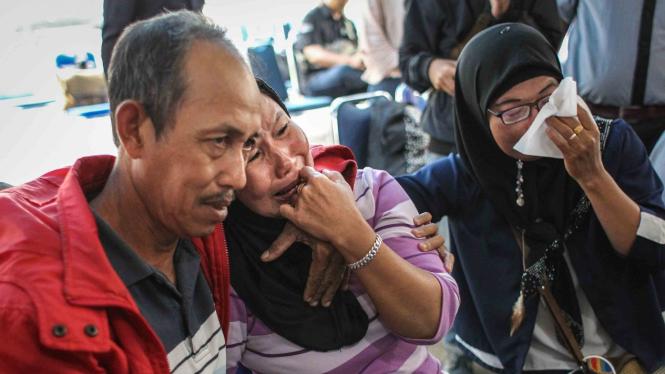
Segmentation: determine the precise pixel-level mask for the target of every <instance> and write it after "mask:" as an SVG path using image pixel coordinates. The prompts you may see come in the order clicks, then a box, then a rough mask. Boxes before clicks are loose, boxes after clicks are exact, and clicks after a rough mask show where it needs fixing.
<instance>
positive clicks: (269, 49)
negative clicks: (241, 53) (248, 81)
mask: <svg viewBox="0 0 665 374" xmlns="http://www.w3.org/2000/svg"><path fill="white" fill-rule="evenodd" d="M247 57H249V65H250V66H251V68H252V72H253V73H254V75H255V76H257V77H259V78H261V79H263V80H264V81H266V83H268V85H269V86H270V87H272V89H273V90H275V92H277V95H279V98H280V99H282V100H286V99H287V97H288V93H287V92H286V85H285V84H284V81H283V80H282V74H281V73H280V71H279V65H277V57H276V56H275V49H274V48H273V46H272V45H270V44H264V45H259V46H256V47H249V48H247Z"/></svg>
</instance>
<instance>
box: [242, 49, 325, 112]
mask: <svg viewBox="0 0 665 374" xmlns="http://www.w3.org/2000/svg"><path fill="white" fill-rule="evenodd" d="M247 56H248V57H249V64H250V67H251V68H252V72H253V73H254V75H256V76H257V77H259V78H261V79H263V80H264V81H266V83H268V84H269V85H270V87H272V88H273V89H274V90H275V92H276V93H277V95H279V98H280V99H282V100H283V101H284V105H286V109H288V110H289V112H291V113H297V112H303V111H306V110H311V109H318V108H324V107H327V106H328V105H330V102H331V101H332V99H331V98H329V97H305V98H303V99H302V100H298V101H291V100H289V97H288V93H287V92H286V85H285V84H284V79H282V75H281V73H280V72H279V66H278V65H277V57H275V49H274V48H273V46H272V45H270V44H264V45H259V46H256V47H250V48H248V49H247Z"/></svg>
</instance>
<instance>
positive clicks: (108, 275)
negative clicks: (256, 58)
mask: <svg viewBox="0 0 665 374" xmlns="http://www.w3.org/2000/svg"><path fill="white" fill-rule="evenodd" d="M109 96H110V103H111V113H112V115H111V120H112V123H113V130H114V131H113V134H114V139H115V141H116V144H117V145H118V157H117V158H114V157H111V156H94V157H87V158H83V159H80V160H78V161H77V162H76V164H75V165H74V166H72V167H71V168H65V169H60V170H56V171H53V172H50V173H48V174H46V175H44V176H42V177H41V178H38V179H37V180H34V181H32V182H30V183H27V184H25V185H22V186H18V187H15V188H11V189H8V190H4V191H3V192H2V193H0V212H2V213H1V214H0V331H2V336H3V342H2V344H1V345H0V372H1V373H47V372H48V373H170V372H177V373H194V372H213V371H215V370H217V369H223V368H225V364H226V353H225V352H226V351H225V347H226V344H225V341H226V340H225V337H226V336H227V333H228V323H229V320H228V318H229V316H228V312H229V311H228V305H229V302H228V298H229V281H228V276H229V275H228V274H229V272H228V258H227V252H226V250H225V249H226V243H225V239H224V234H223V231H222V227H221V222H222V221H223V220H224V219H225V217H226V214H227V206H228V205H229V203H230V202H231V200H232V199H233V191H234V190H236V189H239V188H242V187H243V186H244V185H245V182H246V179H245V172H244V167H245V165H246V155H247V152H248V151H249V150H250V149H251V147H252V144H253V142H254V137H255V136H256V133H257V131H258V130H259V127H260V112H259V106H258V105H259V102H260V96H259V91H258V89H257V86H256V83H255V81H254V78H253V77H252V74H251V72H250V71H249V69H248V68H247V66H246V65H245V64H244V63H243V61H242V58H241V57H240V54H239V53H238V51H237V50H236V49H235V48H234V47H233V45H232V44H231V42H230V41H229V40H228V38H227V37H226V36H225V33H224V31H223V30H221V29H219V28H218V27H216V26H214V25H213V24H212V23H211V22H210V21H208V20H206V19H205V18H203V17H202V16H200V15H196V14H193V13H187V12H181V13H174V14H169V15H166V16H163V17H160V18H156V19H152V20H149V21H145V22H140V23H137V24H135V25H133V26H131V27H130V28H129V29H127V31H126V32H125V33H124V34H123V36H122V37H121V39H120V41H119V42H118V44H117V46H116V49H115V52H114V55H113V59H112V61H111V65H110V70H109ZM189 238H196V239H189Z"/></svg>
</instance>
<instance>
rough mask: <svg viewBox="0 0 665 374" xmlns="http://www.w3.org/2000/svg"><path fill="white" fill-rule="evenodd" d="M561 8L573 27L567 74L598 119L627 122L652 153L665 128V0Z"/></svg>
mask: <svg viewBox="0 0 665 374" xmlns="http://www.w3.org/2000/svg"><path fill="white" fill-rule="evenodd" d="M557 3H558V5H559V14H560V15H561V18H562V19H563V20H564V21H565V22H566V23H569V24H570V27H569V31H568V32H569V39H568V58H567V59H566V60H565V61H564V62H563V73H564V75H565V76H572V77H573V78H574V79H575V81H576V82H577V87H578V91H579V93H580V96H582V97H583V98H584V100H585V101H586V102H587V103H588V104H589V109H591V112H592V113H593V114H595V115H597V116H601V117H605V118H621V119H623V120H624V121H626V122H628V123H629V124H630V125H631V126H632V127H633V129H634V130H635V132H636V133H637V135H638V136H639V137H640V139H641V140H642V142H643V143H644V145H645V147H646V148H647V152H649V153H651V150H652V149H653V147H654V145H655V144H656V142H657V141H658V139H659V138H660V136H661V134H662V133H663V130H664V129H665V1H662V0H661V1H656V0H636V1H623V0H608V1H602V2H598V1H594V0H557Z"/></svg>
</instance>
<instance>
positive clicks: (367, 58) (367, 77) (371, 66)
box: [359, 0, 404, 97]
mask: <svg viewBox="0 0 665 374" xmlns="http://www.w3.org/2000/svg"><path fill="white" fill-rule="evenodd" d="M362 21H363V22H362V25H361V28H360V40H359V43H360V51H361V53H362V58H363V62H364V63H365V67H366V69H365V72H364V73H363V75H362V80H363V81H365V82H367V84H369V87H368V89H367V90H368V91H386V92H388V93H390V94H391V95H393V97H394V96H395V90H396V89H397V86H398V85H399V84H400V82H401V81H402V80H401V77H402V74H401V73H400V72H399V66H398V65H399V45H400V43H401V42H402V35H404V0H366V1H365V2H364V3H363V8H362Z"/></svg>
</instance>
